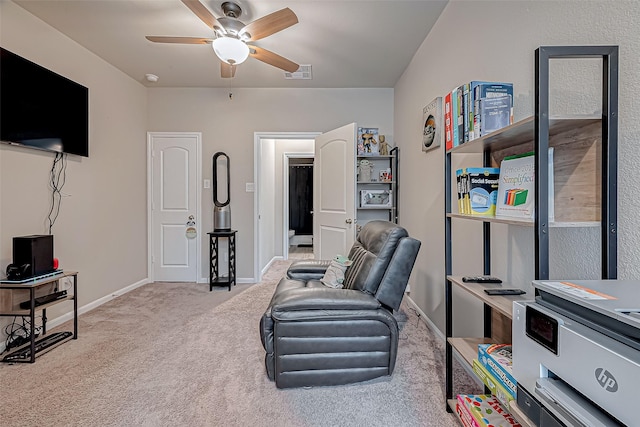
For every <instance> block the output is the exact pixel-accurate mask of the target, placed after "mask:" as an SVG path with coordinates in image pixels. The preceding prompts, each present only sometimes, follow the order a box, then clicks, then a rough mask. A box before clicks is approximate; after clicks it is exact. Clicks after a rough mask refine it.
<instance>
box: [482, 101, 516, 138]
mask: <svg viewBox="0 0 640 427" xmlns="http://www.w3.org/2000/svg"><path fill="white" fill-rule="evenodd" d="M478 105H479V107H480V108H479V111H478V113H477V114H476V119H475V123H474V129H475V132H476V135H477V137H478V138H479V137H481V136H485V135H487V134H490V133H491V132H494V131H496V130H498V129H502V128H503V127H506V126H509V125H510V124H511V97H510V96H508V95H507V96H499V97H497V98H480V100H478Z"/></svg>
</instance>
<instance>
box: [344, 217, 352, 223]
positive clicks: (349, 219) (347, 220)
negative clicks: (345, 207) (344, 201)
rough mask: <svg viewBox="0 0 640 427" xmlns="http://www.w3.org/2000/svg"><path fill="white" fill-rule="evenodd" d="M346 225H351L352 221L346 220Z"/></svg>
mask: <svg viewBox="0 0 640 427" xmlns="http://www.w3.org/2000/svg"><path fill="white" fill-rule="evenodd" d="M345 222H346V223H347V224H351V223H352V222H353V221H351V218H347V219H346V221H345Z"/></svg>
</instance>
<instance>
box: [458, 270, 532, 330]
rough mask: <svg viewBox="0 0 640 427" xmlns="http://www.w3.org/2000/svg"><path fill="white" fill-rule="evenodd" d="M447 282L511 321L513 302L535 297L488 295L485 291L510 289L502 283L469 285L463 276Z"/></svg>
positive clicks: (529, 295) (528, 294) (526, 295)
mask: <svg viewBox="0 0 640 427" xmlns="http://www.w3.org/2000/svg"><path fill="white" fill-rule="evenodd" d="M447 280H450V281H451V283H452V284H455V285H457V286H458V287H460V288H462V289H464V290H466V291H467V292H469V293H471V294H472V295H473V296H475V297H476V298H478V299H479V300H481V301H482V302H484V303H485V304H487V305H488V306H490V307H491V308H493V309H495V310H497V311H498V312H500V313H501V314H502V315H504V316H506V317H508V318H509V319H511V318H512V317H513V302H514V301H527V300H531V299H533V298H534V295H533V294H531V293H530V292H527V293H526V294H522V295H487V294H486V293H485V292H484V290H485V289H500V288H503V287H504V288H508V287H509V286H508V285H505V283H504V282H503V283H502V284H500V283H468V282H463V281H462V276H447Z"/></svg>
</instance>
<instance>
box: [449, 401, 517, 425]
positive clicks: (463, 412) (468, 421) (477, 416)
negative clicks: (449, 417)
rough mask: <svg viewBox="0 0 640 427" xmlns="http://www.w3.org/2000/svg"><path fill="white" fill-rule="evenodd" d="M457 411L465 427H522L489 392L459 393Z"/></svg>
mask: <svg viewBox="0 0 640 427" xmlns="http://www.w3.org/2000/svg"><path fill="white" fill-rule="evenodd" d="M456 413H457V414H458V417H459V418H460V421H461V422H462V425H464V426H465V427H489V426H491V427H507V426H510V427H520V423H518V421H516V419H515V418H513V417H512V416H511V414H510V413H509V412H508V411H507V410H506V409H504V407H503V406H502V405H501V404H500V402H498V400H497V399H496V398H495V397H494V396H492V395H488V394H459V395H458V396H457V401H456Z"/></svg>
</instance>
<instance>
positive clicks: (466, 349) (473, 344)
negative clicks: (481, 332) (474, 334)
mask: <svg viewBox="0 0 640 427" xmlns="http://www.w3.org/2000/svg"><path fill="white" fill-rule="evenodd" d="M447 341H448V342H449V344H451V347H453V348H454V350H455V351H457V352H458V353H459V354H460V356H462V358H463V359H464V360H465V362H467V363H468V364H469V366H471V365H472V364H473V360H474V359H477V358H478V344H494V342H493V340H492V339H491V338H460V337H451V338H447Z"/></svg>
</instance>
